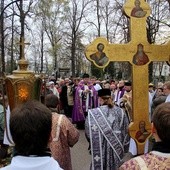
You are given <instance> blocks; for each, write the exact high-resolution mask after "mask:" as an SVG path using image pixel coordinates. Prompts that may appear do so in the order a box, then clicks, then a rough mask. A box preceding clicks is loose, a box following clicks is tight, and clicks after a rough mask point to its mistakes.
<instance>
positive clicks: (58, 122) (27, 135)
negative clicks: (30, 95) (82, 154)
mask: <svg viewBox="0 0 170 170" xmlns="http://www.w3.org/2000/svg"><path fill="white" fill-rule="evenodd" d="M132 94H133V93H132V82H131V81H130V80H120V81H115V80H103V81H99V80H98V79H96V78H95V77H90V76H89V75H88V74H86V73H85V74H84V75H83V76H82V78H74V79H73V78H65V79H61V78H60V79H58V80H54V79H50V78H49V80H48V81H46V82H45V83H44V84H43V87H42V92H41V99H42V100H41V102H38V101H27V102H26V103H24V104H22V105H19V106H17V107H16V108H15V109H14V110H13V111H12V113H11V118H10V131H11V136H12V139H13V142H14V143H13V145H14V149H13V153H12V161H11V164H10V165H8V166H6V167H4V168H2V169H4V170H5V169H7V170H8V169H12V170H15V169H16V170H18V169H20V170H23V169H24V168H25V167H27V168H28V170H33V169H44V170H46V169H56V170H57V169H64V170H72V165H71V154H70V147H73V146H74V145H75V144H76V143H77V142H78V140H79V129H85V136H86V139H87V141H88V142H89V148H88V149H89V153H90V154H91V157H92V161H91V166H90V168H91V169H92V170H96V169H99V170H105V169H107V170H117V169H119V168H120V169H121V170H123V169H134V170H136V169H140V168H141V166H144V167H145V169H146V167H147V168H149V169H154V167H159V166H160V165H161V162H162V160H164V169H168V168H169V169H170V166H169V163H170V160H169V159H170V150H169V145H168V144H169V141H170V139H169V133H170V130H168V129H170V82H169V81H168V82H165V83H161V82H160V83H158V84H157V86H155V85H154V84H152V83H150V84H149V85H148V94H146V95H148V98H149V103H148V104H149V110H148V113H149V114H148V117H150V120H151V122H152V134H153V137H154V144H153V151H152V152H149V151H150V150H149V149H148V146H147V145H146V147H145V152H146V153H147V155H144V156H139V157H137V151H135V150H134V148H135V147H134V145H135V142H134V141H133V139H132V138H130V136H129V133H128V126H129V124H130V123H131V122H132V121H133V112H132V110H133V107H132V103H133V95H132ZM1 106H2V107H1ZM3 108H7V103H6V104H5V106H4V103H2V102H1V103H0V111H1V113H0V142H1V143H0V146H1V147H0V161H1V160H2V159H4V158H5V157H6V156H7V154H8V146H7V145H5V144H4V143H3V137H4V128H5V125H4V112H5V109H3ZM159 120H160V121H159ZM140 124H141V125H143V124H145V121H142V120H141V123H140ZM164 129H167V132H163V130H164ZM21 136H22V137H21ZM137 140H139V142H140V140H141V139H137ZM146 143H147V142H146ZM24 144H25V145H24ZM128 152H130V153H131V154H132V156H133V157H134V158H133V159H132V160H129V161H128V162H125V163H124V162H123V158H124V155H125V154H126V153H128ZM158 153H159V154H158ZM153 159H156V160H157V161H156V163H155V164H154V165H153V163H151V162H152V161H153ZM30 162H33V163H30Z"/></svg>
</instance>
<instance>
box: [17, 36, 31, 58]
mask: <svg viewBox="0 0 170 170" xmlns="http://www.w3.org/2000/svg"><path fill="white" fill-rule="evenodd" d="M18 44H19V45H20V46H21V59H23V60H24V59H25V54H24V50H25V45H30V43H25V39H24V37H21V41H20V43H18Z"/></svg>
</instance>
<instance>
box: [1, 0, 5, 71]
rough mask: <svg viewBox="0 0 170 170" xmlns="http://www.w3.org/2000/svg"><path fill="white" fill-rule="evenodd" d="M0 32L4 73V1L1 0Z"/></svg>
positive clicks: (2, 69)
mask: <svg viewBox="0 0 170 170" xmlns="http://www.w3.org/2000/svg"><path fill="white" fill-rule="evenodd" d="M0 31H1V64H2V68H1V71H2V72H5V49H4V48H5V46H4V39H5V37H4V0H1V18H0Z"/></svg>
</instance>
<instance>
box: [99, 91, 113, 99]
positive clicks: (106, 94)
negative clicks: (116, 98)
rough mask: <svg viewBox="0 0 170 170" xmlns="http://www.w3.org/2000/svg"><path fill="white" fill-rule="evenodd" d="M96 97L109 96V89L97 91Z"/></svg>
mask: <svg viewBox="0 0 170 170" xmlns="http://www.w3.org/2000/svg"><path fill="white" fill-rule="evenodd" d="M98 96H99V97H102V96H111V91H110V89H100V90H99V91H98Z"/></svg>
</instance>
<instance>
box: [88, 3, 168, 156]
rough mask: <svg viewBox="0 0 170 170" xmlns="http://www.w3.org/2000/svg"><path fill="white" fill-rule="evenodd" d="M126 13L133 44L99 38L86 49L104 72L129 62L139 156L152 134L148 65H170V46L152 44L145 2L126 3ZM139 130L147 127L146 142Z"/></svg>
mask: <svg viewBox="0 0 170 170" xmlns="http://www.w3.org/2000/svg"><path fill="white" fill-rule="evenodd" d="M124 11H125V13H126V15H127V16H128V17H129V18H130V36H131V41H130V42H129V43H127V44H110V43H109V42H108V41H107V40H106V38H100V37H99V38H97V39H95V40H94V41H93V42H92V43H91V44H90V45H89V46H87V48H86V51H85V54H86V57H87V58H88V59H89V60H90V61H92V62H93V63H94V64H95V65H96V66H97V67H99V68H104V67H106V66H107V65H108V64H109V62H110V61H121V62H122V61H127V62H129V63H130V64H131V65H132V80H133V81H132V83H133V84H132V92H133V106H132V107H133V122H132V123H131V124H130V126H129V132H130V136H131V137H132V138H133V139H134V140H135V142H136V144H137V150H138V154H142V153H143V152H144V145H145V142H146V139H148V138H149V136H150V134H151V123H150V121H149V92H148V64H149V63H150V62H153V61H170V42H169V43H167V44H166V45H156V44H149V43H148V41H147V32H146V19H147V17H148V16H149V15H150V11H151V10H150V7H149V5H148V4H147V3H146V2H145V0H141V1H139V0H127V2H126V3H125V5H124ZM139 126H145V129H146V131H145V132H144V133H143V136H145V138H144V139H142V140H139V139H138V137H137V136H140V133H142V132H141V131H140V130H139Z"/></svg>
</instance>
